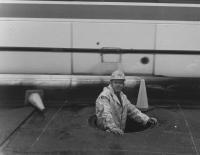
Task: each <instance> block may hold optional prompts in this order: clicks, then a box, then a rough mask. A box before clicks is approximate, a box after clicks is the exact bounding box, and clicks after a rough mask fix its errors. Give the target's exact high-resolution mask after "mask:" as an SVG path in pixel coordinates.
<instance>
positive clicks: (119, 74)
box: [110, 70, 125, 80]
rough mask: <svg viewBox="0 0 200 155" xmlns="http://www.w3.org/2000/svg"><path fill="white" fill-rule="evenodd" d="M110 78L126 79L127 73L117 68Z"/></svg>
mask: <svg viewBox="0 0 200 155" xmlns="http://www.w3.org/2000/svg"><path fill="white" fill-rule="evenodd" d="M110 80H125V75H124V73H123V72H122V71H120V70H116V71H114V72H113V73H112V75H111V78H110Z"/></svg>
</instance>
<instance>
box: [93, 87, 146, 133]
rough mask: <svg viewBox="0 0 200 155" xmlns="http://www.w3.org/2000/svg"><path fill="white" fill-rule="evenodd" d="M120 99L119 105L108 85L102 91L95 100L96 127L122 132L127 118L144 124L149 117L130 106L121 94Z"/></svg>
mask: <svg viewBox="0 0 200 155" xmlns="http://www.w3.org/2000/svg"><path fill="white" fill-rule="evenodd" d="M120 97H121V103H120V101H119V99H118V97H117V96H116V95H115V93H114V91H113V88H112V87H111V86H110V85H109V86H108V87H105V88H104V89H103V91H102V92H101V94H100V95H99V96H98V98H97V100H96V116H97V125H98V126H99V127H100V128H101V129H103V130H112V128H119V129H121V130H123V131H124V129H125V125H126V119H127V116H129V117H130V118H132V119H134V120H136V121H137V122H140V123H143V124H146V123H147V121H148V119H149V117H148V116H147V115H145V114H143V113H142V112H141V111H140V110H138V109H137V108H136V107H135V106H134V105H133V104H131V103H130V101H129V100H128V99H127V97H126V95H125V94H124V93H123V92H121V93H120Z"/></svg>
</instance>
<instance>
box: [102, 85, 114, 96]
mask: <svg viewBox="0 0 200 155" xmlns="http://www.w3.org/2000/svg"><path fill="white" fill-rule="evenodd" d="M110 94H111V91H110V89H109V87H104V88H103V91H102V92H101V93H100V95H99V96H109V95H110Z"/></svg>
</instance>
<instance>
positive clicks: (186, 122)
mask: <svg viewBox="0 0 200 155" xmlns="http://www.w3.org/2000/svg"><path fill="white" fill-rule="evenodd" d="M178 107H179V108H180V110H181V113H182V115H183V118H184V121H185V124H186V126H187V128H188V131H189V135H190V138H191V140H192V144H193V146H194V149H195V151H196V154H197V155H199V152H198V150H197V146H196V144H195V141H194V137H193V135H192V131H191V129H190V126H189V123H188V121H187V119H186V117H185V114H184V112H183V110H182V108H181V106H180V104H178Z"/></svg>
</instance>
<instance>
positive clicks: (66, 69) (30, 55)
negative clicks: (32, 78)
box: [0, 51, 71, 74]
mask: <svg viewBox="0 0 200 155" xmlns="http://www.w3.org/2000/svg"><path fill="white" fill-rule="evenodd" d="M70 67H71V57H70V53H49V52H30V51H27V52H7V51H5V52H0V73H7V74H9V73H10V74H71V73H70V72H71V68H70Z"/></svg>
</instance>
